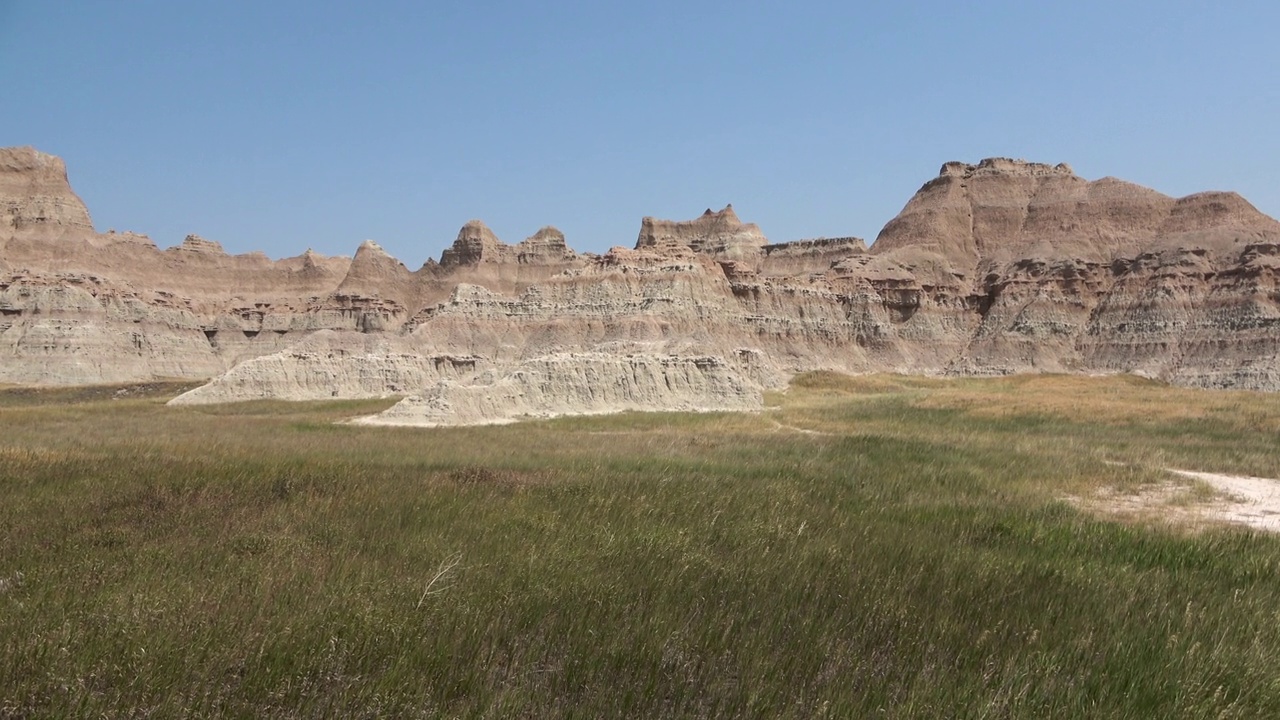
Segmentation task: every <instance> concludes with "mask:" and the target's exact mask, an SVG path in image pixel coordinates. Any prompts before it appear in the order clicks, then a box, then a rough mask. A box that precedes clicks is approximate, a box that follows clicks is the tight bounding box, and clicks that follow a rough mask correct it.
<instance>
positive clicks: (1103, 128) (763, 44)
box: [0, 0, 1280, 267]
mask: <svg viewBox="0 0 1280 720" xmlns="http://www.w3.org/2000/svg"><path fill="white" fill-rule="evenodd" d="M1277 28H1280V3H1275V2H1237V3H1228V2H1221V3H1208V2H1178V1H1176V0H1165V1H1164V2H1138V1H1134V2H1123V1H1118V0H1113V1H1112V2H1092V1H1088V0H1081V1H1077V2H1070V3H1047V2H1045V3H1042V2H1026V1H1025V0H1019V1H1017V2H975V3H957V2H954V0H951V1H948V2H898V3H874V4H873V3H849V2H809V3H804V2H800V3H791V4H788V3H781V2H770V3H766V2H693V1H687V2H667V1H666V0H653V1H651V2H647V3H601V2H554V1H549V2H543V3H533V2H492V1H486V0H476V1H473V2H469V3H437V2H402V1H400V0H383V1H381V2H377V1H372V0H371V1H370V2H365V3H357V2H335V1H326V0H310V1H308V2H298V1H295V0H272V1H271V2H262V1H261V0H257V1H254V2H241V1H239V0H221V1H218V2H212V1H209V0H189V1H184V2H173V1H172V0H150V1H141V0H80V1H78V2H61V1H59V0H0V80H2V81H3V83H4V89H5V92H4V97H5V98H6V102H5V110H4V112H3V113H0V145H34V146H36V147H38V148H40V149H42V150H44V151H46V152H52V153H56V154H58V155H61V156H63V157H64V158H65V159H66V161H67V163H68V166H69V169H70V175H71V180H72V183H73V186H74V187H75V189H76V190H77V192H79V194H80V195H81V197H83V198H84V200H85V201H86V202H87V203H88V205H89V208H90V210H91V212H92V213H93V216H94V220H95V223H96V224H97V226H98V229H99V230H103V231H105V230H106V229H108V228H115V229H117V230H126V229H128V230H134V231H138V232H144V233H147V234H149V235H151V237H152V238H153V239H155V240H156V242H157V243H158V244H159V245H161V246H162V247H164V246H169V245H173V244H176V243H178V242H180V241H181V239H182V237H183V236H185V235H186V234H187V233H191V232H194V233H198V234H201V235H203V236H205V237H208V238H210V239H214V240H218V241H220V242H222V243H223V244H224V246H226V247H227V249H228V250H230V251H232V252H245V251H249V250H253V249H262V250H265V251H266V252H267V253H268V254H270V255H272V256H274V257H280V256H285V255H293V254H297V253H298V252H301V251H302V250H303V249H305V248H307V247H313V248H315V249H316V250H318V251H320V252H324V253H327V254H350V253H352V252H354V250H355V248H356V246H357V245H358V244H359V242H360V241H361V240H363V239H366V238H372V239H375V240H377V241H378V242H379V243H381V244H382V245H383V246H384V247H386V248H387V249H388V250H390V251H391V252H392V253H393V254H395V255H396V256H397V257H399V258H400V259H401V260H403V261H404V262H405V263H406V264H408V265H409V266H410V267H416V266H417V265H419V264H421V263H422V262H423V261H424V260H425V259H426V258H427V257H438V256H439V254H440V251H441V250H442V249H443V248H444V247H446V246H447V245H448V244H449V243H450V242H451V241H452V240H453V237H454V235H455V234H456V233H457V229H458V228H459V227H460V226H461V225H462V224H463V223H464V222H466V221H467V220H469V219H471V218H481V219H483V220H485V221H486V222H487V223H488V224H489V225H490V226H491V227H492V228H493V229H494V230H495V231H496V232H497V233H498V235H499V237H501V238H503V239H504V240H506V241H507V242H517V241H519V240H521V239H523V238H524V237H526V236H528V235H531V234H532V233H533V232H534V231H536V230H537V229H538V228H539V227H540V226H542V225H546V224H553V225H556V226H557V227H559V228H560V229H562V230H563V231H564V232H565V234H566V235H567V237H568V241H569V244H570V245H571V246H573V247H574V248H576V249H579V250H591V251H602V250H604V249H607V248H608V247H610V246H613V245H631V244H632V243H634V241H635V235H636V232H637V231H638V229H639V221H640V218H641V217H642V216H644V215H654V216H658V217H667V218H673V219H684V218H689V217H694V216H696V215H698V214H699V213H700V212H701V211H702V210H703V209H705V208H707V207H715V208H719V207H721V206H723V205H724V204H725V203H729V202H732V203H733V204H734V207H735V208H736V209H737V210H738V213H739V215H740V216H741V217H742V218H743V219H744V220H749V221H754V222H757V223H759V224H760V225H761V227H762V228H763V230H764V232H765V233H766V234H767V235H768V236H769V237H770V239H772V240H774V241H776V242H780V241H784V240H790V239H796V238H801V237H814V236H822V235H825V236H837V235H847V234H852V235H859V236H863V237H866V238H868V239H872V238H874V237H875V234H876V233H877V232H878V231H879V229H880V227H881V226H882V225H883V224H884V223H885V222H887V221H888V220H889V219H890V218H891V217H893V215H895V214H896V213H897V212H898V210H900V209H901V207H902V205H903V204H904V203H905V202H906V201H907V200H908V199H909V198H910V196H911V195H912V193H914V192H915V191H916V189H918V188H919V186H920V185H921V184H922V183H924V182H925V181H927V180H928V179H930V178H932V177H933V176H934V175H935V174H936V173H937V171H938V168H939V167H940V166H941V165H942V163H943V162H945V161H948V160H965V161H969V162H976V161H977V160H979V159H981V158H983V157H988V156H997V155H998V156H1013V157H1023V158H1026V159H1029V160H1036V161H1040V162H1049V163H1057V162H1068V163H1071V164H1072V166H1073V167H1074V168H1075V169H1076V172H1077V173H1079V174H1080V175H1083V176H1084V177H1087V178H1090V179H1094V178H1098V177H1102V176H1105V175H1113V176H1117V177H1121V178H1125V179H1127V180H1132V181H1134V182H1138V183H1141V184H1144V185H1148V186H1150V187H1154V188H1156V189H1158V190H1160V191H1162V192H1166V193H1169V194H1171V195H1183V194H1187V193H1191V192H1196V191H1199V190H1207V189H1231V190H1237V191H1239V192H1241V193H1242V194H1243V195H1245V197H1247V198H1249V199H1250V200H1251V201H1252V202H1253V203H1254V204H1255V205H1257V206H1258V207H1259V208H1260V209H1262V210H1263V211H1264V212H1267V213H1269V214H1271V215H1280V183H1278V182H1277V181H1276V168H1277V167H1280V123H1278V122H1277V121H1278V120H1280V43H1278V42H1276V39H1275V34H1276V31H1277Z"/></svg>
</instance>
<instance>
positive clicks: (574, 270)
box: [0, 148, 1280, 425]
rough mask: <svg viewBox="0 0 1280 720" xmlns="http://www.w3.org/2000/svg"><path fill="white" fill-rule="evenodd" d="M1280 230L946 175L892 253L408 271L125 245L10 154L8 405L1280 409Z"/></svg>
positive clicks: (561, 247)
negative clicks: (134, 391) (1042, 385)
mask: <svg viewBox="0 0 1280 720" xmlns="http://www.w3.org/2000/svg"><path fill="white" fill-rule="evenodd" d="M1278 277H1280V223H1278V222H1277V221H1276V220H1274V219H1272V218H1270V217H1268V216H1266V215H1264V214H1262V213H1261V212H1259V211H1258V210H1257V209H1255V208H1254V207H1253V206H1252V205H1250V204H1249V203H1248V202H1247V201H1246V200H1245V199H1244V198H1242V197H1240V196H1239V195H1237V194H1234V193H1230V192H1206V193H1200V194H1196V195H1191V196H1188V197H1184V198H1176V199H1175V198H1172V197H1168V196H1166V195H1163V194H1161V193H1159V192H1156V191H1154V190H1150V189H1147V188H1144V187H1141V186H1138V185H1134V184H1132V183H1127V182H1124V181H1121V180H1116V179H1114V178H1103V179H1101V180H1096V181H1088V180H1085V179H1083V178H1081V177H1079V176H1077V175H1076V174H1075V173H1074V172H1073V171H1072V170H1071V168H1070V167H1068V166H1067V165H1065V164H1060V165H1052V166H1051V165H1043V164H1037V163H1028V162H1023V161H1020V160H1009V159H988V160H983V161H982V162H980V163H978V164H976V165H969V164H964V163H955V162H952V163H947V164H946V165H944V166H943V167H942V170H941V173H940V174H939V176H938V177H936V178H934V179H932V180H930V181H929V182H927V183H925V185H924V186H923V187H922V188H921V189H920V190H919V192H917V193H916V195H915V196H914V197H913V198H911V199H910V201H909V202H908V203H907V205H906V207H905V208H903V210H902V212H901V213H900V214H899V215H898V216H897V217H895V218H894V219H892V220H891V221H889V223H888V224H887V225H885V227H884V229H883V230H882V231H881V232H880V234H879V236H878V237H877V238H876V240H875V242H874V243H872V244H871V245H870V246H867V245H866V244H865V243H864V242H863V241H861V240H858V239H856V238H838V239H818V240H803V241H797V242H789V243H780V244H771V243H770V242H769V240H768V239H767V238H766V237H765V235H764V233H763V232H761V230H760V228H759V227H757V226H756V225H754V224H750V223H743V222H742V221H741V220H739V218H738V216H737V215H736V214H735V212H734V210H733V208H732V207H726V208H725V209H723V210H721V211H719V212H712V211H711V210H708V211H707V212H706V213H704V214H703V215H702V216H701V217H699V218H697V219H694V220H689V221H682V222H673V221H669V220H658V219H654V218H644V219H643V220H642V221H641V223H640V232H639V237H638V239H637V240H636V242H635V245H634V247H631V248H626V247H615V248H613V249H611V250H609V251H608V252H606V253H604V254H601V255H597V254H591V253H577V252H574V251H573V250H572V249H571V248H570V247H569V246H568V245H567V244H566V242H565V238H564V235H563V234H562V233H560V232H559V231H558V230H556V229H555V228H552V227H545V228H542V229H541V230H538V231H537V232H536V233H534V234H533V235H532V236H530V237H529V238H527V239H525V240H523V241H521V242H519V243H516V244H514V245H511V244H507V243H504V242H503V241H501V240H499V239H498V238H497V237H495V236H494V234H493V233H492V232H491V231H490V230H489V229H488V228H487V227H486V226H485V225H484V224H483V223H481V222H479V221H472V222H469V223H467V224H466V225H464V226H463V227H462V229H461V231H459V233H458V236H457V239H456V240H455V241H454V243H453V245H452V246H451V247H450V248H448V249H447V250H445V251H444V252H443V254H442V255H441V257H440V258H439V260H434V259H432V260H428V261H427V262H426V263H425V264H424V265H422V267H420V268H418V269H417V270H410V269H408V268H407V267H406V266H405V265H404V264H402V263H401V262H400V261H398V260H396V259H395V258H393V257H391V256H390V255H388V254H387V253H385V252H384V251H383V250H382V249H381V248H380V247H378V245H377V244H375V243H373V242H365V243H364V244H362V245H360V246H359V248H358V249H357V250H356V252H355V255H354V256H353V257H351V258H346V257H323V256H320V255H317V254H315V253H312V252H310V251H307V252H305V253H303V254H301V255H298V256H296V257H290V258H285V259H282V260H271V259H269V258H267V257H266V256H265V255H262V254H260V253H249V254H245V255H228V254H227V253H225V252H224V251H223V250H222V248H221V246H220V245H219V244H218V243H216V242H212V241H209V240H204V239H201V238H199V237H197V236H195V235H192V236H189V237H188V238H187V239H186V240H185V241H184V242H183V243H182V244H181V245H179V246H177V247H173V248H169V249H166V250H161V249H159V248H157V246H156V245H155V244H154V243H153V242H152V241H151V240H150V239H149V238H147V237H146V236H142V235H136V234H132V233H116V232H108V233H99V232H97V231H96V230H95V228H94V226H93V223H92V221H91V219H90V216H89V212H88V210H87V209H86V208H85V205H84V203H83V202H81V200H80V199H79V198H78V197H77V196H76V195H75V193H74V192H73V191H72V189H71V187H70V185H69V184H68V181H67V174H66V168H65V166H64V164H63V162H62V161H61V160H60V159H58V158H57V157H54V156H51V155H47V154H43V153H40V152H38V151H36V150H34V149H31V148H7V149H0V383H9V384H34V385H66V384H89V383H121V382H135V381H146V380H152V379H159V378H186V379H209V382H208V384H206V385H204V386H202V387H199V388H197V389H195V390H192V391H190V392H188V393H186V394H184V395H182V396H180V397H178V398H177V399H175V400H174V401H173V402H174V403H177V404H190V403H217V402H230V401H239V400H251V399H259V398H280V399H287V400H308V399H321V398H334V397H337V398H360V397H377V396H391V395H398V396H404V399H403V400H402V401H401V402H399V403H398V404H397V405H395V406H394V407H392V408H391V409H389V410H387V411H386V412H385V413H383V414H381V415H379V416H375V417H373V418H366V419H364V420H363V421H365V422H373V423H388V424H411V425H412V424H422V425H435V424H465V423H482V422H501V421H506V420H511V419H516V418H519V417H529V416H534V417H537V416H550V415H558V414H572V413H596V412H613V411H619V410H628V409H635V410H655V409H687V410H708V409H750V408H755V407H759V405H760V402H761V400H760V397H761V395H760V393H761V391H762V390H763V389H766V388H776V387H781V386H783V385H785V383H786V382H787V380H788V379H789V378H790V377H792V376H793V375H794V374H796V373H798V372H803V371H810V370H824V369H827V370H837V371H841V372H850V373H865V372H897V373H921V374H940V375H941V374H946V375H991V374H1007V373H1025V372H1071V373H1137V374H1141V375H1144V376H1148V377H1154V378H1159V379H1162V380H1165V381H1168V382H1171V383H1175V384H1179V385H1187V386H1194V387H1203V388H1247V389H1256V390H1277V389H1280V361H1278V360H1277V356H1278V355H1280V287H1278V286H1277V278H1278Z"/></svg>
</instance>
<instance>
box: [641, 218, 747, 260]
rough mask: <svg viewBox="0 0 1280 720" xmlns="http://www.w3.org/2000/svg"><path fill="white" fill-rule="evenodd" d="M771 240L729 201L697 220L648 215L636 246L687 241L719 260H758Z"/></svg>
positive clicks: (679, 243) (678, 243) (656, 246)
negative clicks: (680, 219) (677, 219)
mask: <svg viewBox="0 0 1280 720" xmlns="http://www.w3.org/2000/svg"><path fill="white" fill-rule="evenodd" d="M768 242H769V240H768V239H767V238H765V236H764V233H762V232H761V231H760V228H759V226H757V225H756V224H754V223H744V222H742V221H741V220H739V219H738V215H737V213H735V212H734V211H733V205H727V206H725V208H724V209H723V210H721V211H720V212H712V211H711V209H710V208H708V209H707V211H706V212H704V213H703V214H702V217H700V218H698V219H696V220H685V221H674V220H660V219H658V218H652V217H646V218H644V219H643V220H641V221H640V237H639V238H637V239H636V249H637V250H640V249H643V248H660V247H664V246H671V245H683V246H685V247H688V248H691V249H693V250H694V251H695V252H699V253H704V254H706V255H711V256H713V257H714V258H716V259H717V260H757V259H758V258H759V257H760V254H761V248H763V247H764V246H765V245H767V244H768Z"/></svg>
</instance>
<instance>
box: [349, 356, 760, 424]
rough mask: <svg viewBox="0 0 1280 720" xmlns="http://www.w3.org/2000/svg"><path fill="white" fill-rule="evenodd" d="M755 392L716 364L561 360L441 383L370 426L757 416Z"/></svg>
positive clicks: (370, 420)
mask: <svg viewBox="0 0 1280 720" xmlns="http://www.w3.org/2000/svg"><path fill="white" fill-rule="evenodd" d="M761 405H762V403H761V396H760V390H759V388H758V387H757V386H755V385H753V384H752V383H750V382H747V381H745V380H744V379H743V378H742V377H740V376H739V375H738V374H736V373H735V372H733V370H732V369H731V368H730V367H728V366H727V365H726V364H725V363H724V362H723V361H722V360H721V359H720V358H716V357H676V356H650V355H617V354H611V353H585V354H572V353H560V354H556V355H550V356H546V357H539V358H533V359H530V360H525V361H523V362H521V363H519V364H517V365H515V366H514V367H513V368H512V369H510V370H508V371H507V372H505V373H502V374H499V373H496V372H492V371H491V372H486V373H481V374H480V375H478V376H476V377H474V378H471V379H470V380H469V381H465V382H463V381H456V380H451V379H443V380H441V381H440V382H439V383H437V384H435V385H434V386H432V387H429V388H427V389H426V390H424V391H422V392H419V393H416V394H414V395H412V396H410V397H407V398H405V399H403V400H401V401H400V402H398V403H396V404H395V405H394V406H392V407H391V408H390V409H388V410H386V411H384V412H382V413H379V414H378V415H374V416H371V417H366V418H361V419H360V420H358V421H357V422H360V423H363V424H370V425H417V426H427V427H433V426H442V425H484V424H496V423H507V422H513V421H515V420H520V419H525V418H550V417H557V416H560V415H600V414H605V413H619V412H629V411H641V412H653V411H692V412H708V411H717V410H736V411H742V410H759V409H760V408H761Z"/></svg>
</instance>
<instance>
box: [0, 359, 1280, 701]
mask: <svg viewBox="0 0 1280 720" xmlns="http://www.w3.org/2000/svg"><path fill="white" fill-rule="evenodd" d="M177 390H178V388H177V387H176V386H163V385H156V386H151V387H146V388H141V389H136V390H131V391H127V392H120V391H118V390H116V389H114V388H112V389H109V390H101V389H99V390H59V391H39V392H34V391H21V390H4V391H0V648H2V652H0V717H144V716H154V717H228V716H230V717H236V716H239V717H262V716H270V717H389V716H390V717H467V718H471V717H477V718H510V717H583V718H591V717H795V718H812V717H832V718H846V717H928V718H940V717H963V718H1002V717H1098V718H1101V717H1126V718H1128V717H1214V718H1234V717H1239V718H1257V717H1280V539H1278V538H1275V537H1272V536H1268V535H1262V534H1257V533H1252V532H1250V531H1247V530H1243V529H1239V528H1231V527H1210V528H1207V529H1205V528H1200V529H1196V530H1192V529H1188V528H1187V527H1183V526H1177V525H1171V524H1167V523H1161V522H1158V521H1156V520H1150V519H1149V520H1145V521H1143V522H1140V523H1139V522H1134V521H1128V522H1122V521H1119V520H1117V519H1115V518H1114V517H1103V516H1097V515H1093V514H1090V513H1087V512H1084V511H1081V510H1078V509H1076V507H1074V506H1073V505H1072V504H1070V503H1068V502H1066V501H1064V500H1063V498H1064V497H1067V496H1088V495H1089V494H1091V493H1094V492H1096V491H1097V490H1098V489H1099V488H1103V487H1107V488H1118V489H1119V490H1120V491H1122V492H1128V491H1132V490H1135V489H1137V488H1139V487H1141V486H1143V485H1144V484H1150V483H1158V482H1166V481H1168V480H1169V477H1168V476H1167V475H1166V474H1165V473H1163V472H1162V471H1161V470H1160V468H1165V467H1179V468H1185V469H1192V470H1205V471H1215V472H1234V473H1241V474H1253V475H1261V476H1265V477H1276V476H1277V475H1280V443H1277V442H1276V440H1277V437H1278V436H1280V397H1277V396H1273V395H1259V394H1247V393H1225V392H1222V393H1209V392H1196V391H1190V390H1180V389H1173V388H1168V387H1163V386H1160V385H1157V384H1154V383H1150V382H1146V381H1141V380H1136V379H1132V378H1078V377H1051V376H1045V377H1026V378H1006V379H992V380H955V381H942V380H926V379H910V378H901V377H890V376H875V377H866V378H847V377H841V376H835V375H810V376H805V377H802V378H800V379H798V381H797V382H796V383H795V384H794V385H793V386H792V388H791V389H790V390H789V391H788V392H787V393H785V394H779V395H776V396H771V397H770V398H768V400H769V405H770V406H771V407H770V409H769V410H768V411H766V412H764V413H760V414H756V415H750V414H743V415H731V414H729V415H726V414H720V415H716V414H712V415H678V414H631V415H623V416H616V417H593V418H578V419H573V418H566V419H561V420H556V421H546V422H531V423H522V424H516V425H509V426H500V427H488V428H473V429H436V430H418V429H396V428H365V427H354V426H347V425H338V424H334V421H335V420H340V419H343V418H347V417H351V416H354V415H359V414H368V413H370V412H374V411H377V410H379V409H381V408H383V407H386V406H388V405H389V404H390V403H389V402H386V401H381V402H377V401H371V402H325V403H309V404H285V403H246V404H239V405H230V406H216V407H205V408H181V409H179V408H168V407H165V406H164V405H163V401H164V400H165V399H166V398H167V397H170V396H172V395H173V394H175V393H176V392H177Z"/></svg>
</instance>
